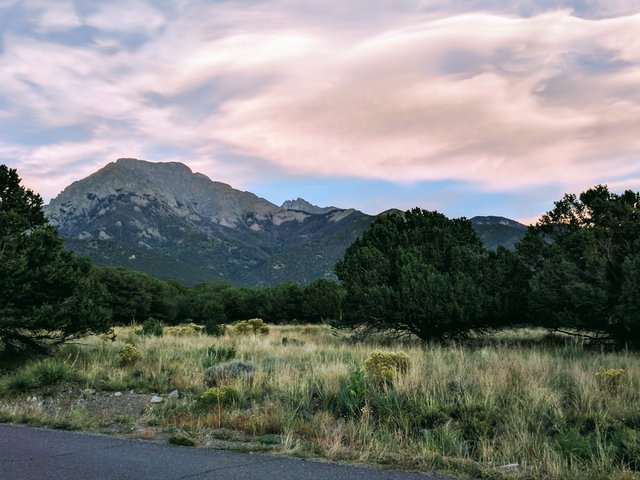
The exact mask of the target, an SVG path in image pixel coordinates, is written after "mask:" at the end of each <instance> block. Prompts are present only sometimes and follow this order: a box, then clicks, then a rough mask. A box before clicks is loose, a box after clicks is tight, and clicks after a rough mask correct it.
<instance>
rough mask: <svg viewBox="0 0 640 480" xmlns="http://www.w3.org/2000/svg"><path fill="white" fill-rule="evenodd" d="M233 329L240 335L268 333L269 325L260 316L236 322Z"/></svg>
mask: <svg viewBox="0 0 640 480" xmlns="http://www.w3.org/2000/svg"><path fill="white" fill-rule="evenodd" d="M233 329H234V331H235V332H236V333H238V334H240V335H266V334H268V333H269V326H268V325H267V324H266V323H264V320H262V319H261V318H252V319H250V320H244V321H242V322H238V323H236V324H235V325H234V327H233Z"/></svg>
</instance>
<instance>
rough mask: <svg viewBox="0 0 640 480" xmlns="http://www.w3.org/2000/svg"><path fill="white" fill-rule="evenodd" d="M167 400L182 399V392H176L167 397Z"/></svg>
mask: <svg viewBox="0 0 640 480" xmlns="http://www.w3.org/2000/svg"><path fill="white" fill-rule="evenodd" d="M167 398H180V392H178V390H174V391H173V392H171V393H170V394H169V395H167Z"/></svg>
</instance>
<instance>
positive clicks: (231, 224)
mask: <svg viewBox="0 0 640 480" xmlns="http://www.w3.org/2000/svg"><path fill="white" fill-rule="evenodd" d="M45 213H46V215H47V217H48V218H49V220H50V222H51V223H52V224H53V225H54V226H55V227H57V228H58V230H59V232H60V233H61V234H62V236H63V237H65V241H66V245H67V247H68V248H70V249H72V250H74V251H75V252H76V253H78V254H80V255H86V256H89V257H91V258H92V259H93V261H94V262H95V263H96V264H98V265H109V266H123V267H126V268H130V269H133V270H140V271H143V272H147V273H151V274H153V275H155V276H157V277H159V278H165V279H175V280H179V281H182V282H184V283H186V284H190V285H191V284H194V283H198V282H211V281H215V280H228V281H231V282H234V283H238V284H245V285H256V286H260V285H271V284H275V283H280V282H283V281H296V282H300V283H307V282H309V281H311V280H314V279H316V278H323V277H328V278H332V277H333V266H334V265H335V263H336V262H337V261H338V260H339V259H340V258H341V257H342V256H343V254H344V252H345V250H346V249H347V247H348V246H349V245H350V244H351V243H352V242H353V241H354V240H355V239H356V238H357V237H358V236H359V235H360V234H361V233H362V232H363V231H364V230H365V229H366V228H367V227H368V226H369V225H370V224H371V223H372V222H373V221H374V220H375V218H376V217H375V216H370V215H366V214H364V213H362V212H360V211H358V210H353V209H349V210H345V209H339V208H336V207H318V206H315V205H312V204H310V203H309V202H307V201H306V200H304V199H301V198H298V199H297V200H290V201H287V202H285V203H284V204H283V205H282V207H278V206H277V205H274V204H273V203H271V202H269V201H267V200H265V199H263V198H260V197H257V196H256V195H254V194H253V193H250V192H242V191H239V190H235V189H233V188H232V187H230V186H229V185H226V184H224V183H220V182H214V181H212V180H210V179H209V178H208V177H206V176H204V175H202V174H199V173H193V172H192V171H191V170H190V169H189V168H188V167H187V166H186V165H183V164H181V163H151V162H145V161H142V160H136V159H130V158H128V159H119V160H118V161H116V162H114V163H110V164H108V165H107V166H105V167H104V168H102V169H100V170H99V171H97V172H96V173H94V174H93V175H90V176H89V177H87V178H84V179H82V180H79V181H77V182H74V183H73V184H71V185H69V186H68V187H67V188H65V189H64V191H63V192H62V193H60V195H58V196H57V197H56V198H54V199H53V200H52V201H51V203H50V204H49V205H47V206H46V207H45ZM472 222H474V228H476V231H477V232H478V234H479V235H480V236H481V238H482V239H483V240H484V241H485V243H486V244H487V245H488V246H489V247H491V248H495V246H497V245H498V244H504V245H507V246H510V247H512V246H513V243H514V241H515V240H516V239H517V238H519V237H518V235H521V234H522V233H523V232H524V229H525V227H524V226H523V225H520V224H518V223H517V222H513V221H512V220H508V219H503V218H501V217H475V218H474V219H472Z"/></svg>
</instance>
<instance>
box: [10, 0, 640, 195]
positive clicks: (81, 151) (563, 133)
mask: <svg viewBox="0 0 640 480" xmlns="http://www.w3.org/2000/svg"><path fill="white" fill-rule="evenodd" d="M445 3H446V4H447V5H449V6H452V5H454V6H457V7H458V8H459V10H460V11H464V10H465V8H462V7H461V6H460V5H462V4H461V3H460V2H445ZM475 3H477V4H478V5H479V4H480V3H481V2H475ZM486 3H487V5H489V6H494V5H493V4H498V3H501V2H489V1H488V2H486ZM530 3H531V5H530V6H531V8H533V7H534V6H535V2H530ZM592 3H593V5H594V12H595V13H594V15H593V17H594V18H600V17H606V16H607V15H606V14H607V13H611V12H623V13H624V14H628V13H629V12H631V13H634V10H633V9H632V8H630V7H629V5H630V4H629V3H628V2H626V3H625V2H621V1H618V2H613V3H610V4H605V3H602V2H600V3H597V2H592ZM614 3H615V5H614ZM441 4H442V2H435V1H428V2H409V1H402V2H400V1H396V2H390V1H382V0H380V1H375V2H368V3H367V5H368V6H369V9H370V11H371V12H372V13H371V14H370V15H369V16H364V15H363V14H362V8H363V3H361V2H354V3H353V4H351V3H349V4H348V5H347V4H340V5H338V4H330V5H329V4H327V3H326V2H317V1H305V2H290V1H279V2H273V3H264V4H260V5H253V6H252V5H249V4H247V5H244V6H243V5H240V4H238V3H235V2H222V3H220V4H215V5H204V4H200V3H198V2H178V3H176V5H175V7H174V8H175V11H174V12H173V13H172V14H171V15H168V14H166V13H162V12H160V11H159V10H157V9H156V8H155V7H153V6H152V5H151V3H140V4H138V5H137V6H136V7H135V8H136V11H135V12H134V13H133V14H131V15H129V16H128V18H131V19H132V20H131V21H127V22H121V23H118V21H117V20H116V18H117V17H118V16H119V15H120V14H121V12H122V9H123V8H128V7H126V6H125V4H124V3H110V4H105V5H102V6H97V7H96V9H95V11H93V12H92V13H89V14H86V15H84V16H78V15H77V12H76V11H75V10H74V9H73V8H72V5H71V4H70V3H64V2H62V3H60V4H58V3H57V2H56V3H55V6H51V7H48V6H47V2H40V3H38V10H37V11H38V12H40V13H39V15H40V16H39V17H38V18H39V20H38V21H39V22H40V23H39V25H40V28H42V29H49V30H56V31H57V30H59V29H64V28H72V27H73V26H74V25H76V22H77V21H78V19H80V20H79V21H81V22H82V23H83V24H85V25H90V26H92V27H94V28H97V29H99V30H100V31H101V32H102V34H101V35H99V36H98V37H97V38H96V39H95V41H94V42H93V43H91V44H88V45H68V44H67V45H63V44H59V43H58V44H54V43H51V42H47V41H44V40H42V39H37V38H33V37H30V36H28V35H18V34H15V33H13V34H10V35H6V36H5V39H4V40H5V44H4V53H3V54H2V55H1V56H0V85H2V89H3V95H5V96H6V97H8V98H10V99H12V100H13V102H12V103H13V106H12V109H10V110H8V111H3V112H0V122H5V123H2V125H5V124H6V125H9V124H10V122H11V121H12V119H13V118H29V119H32V121H33V123H34V124H35V125H36V126H38V127H40V128H56V127H63V126H64V127H69V126H81V127H82V128H84V129H86V130H88V131H89V132H90V134H91V140H89V141H87V142H84V143H83V142H71V141H65V139H61V140H60V141H59V142H53V143H52V145H45V146H38V147H32V146H23V145H11V144H10V143H6V144H5V145H4V151H5V152H12V155H14V156H15V157H14V158H15V161H16V162H17V163H20V164H21V165H23V166H24V167H25V169H26V170H27V172H28V173H27V175H30V176H32V177H33V178H34V179H36V181H38V182H40V183H39V184H38V185H39V187H38V188H42V191H43V192H44V193H45V194H46V195H51V194H54V193H57V192H56V191H55V190H56V189H59V188H58V185H60V184H63V182H66V181H67V180H68V177H69V174H67V173H65V174H64V175H62V174H60V176H59V177H58V178H57V179H56V180H53V178H54V176H55V175H57V174H56V173H55V170H56V169H54V168H51V169H49V168H48V167H46V165H52V166H53V165H59V166H61V167H64V165H65V162H68V164H72V163H73V164H74V165H77V164H79V162H81V161H82V160H83V159H87V162H88V163H87V164H86V167H82V169H81V170H82V171H83V172H84V171H85V170H87V171H90V169H95V168H94V167H95V166H97V165H102V164H104V163H106V162H107V161H111V160H113V159H114V158H116V157H117V156H142V157H147V158H148V159H151V160H180V161H186V162H187V163H189V164H191V165H192V166H193V165H196V167H195V168H194V169H196V170H200V171H202V172H203V173H206V174H209V175H211V176H212V177H214V178H217V179H222V180H226V181H232V182H234V183H236V184H246V183H247V182H250V181H251V178H255V177H259V176H260V175H262V174H263V173H262V172H264V171H265V170H268V169H270V168H271V169H273V168H275V169H276V170H284V171H286V172H288V173H291V174H299V175H316V176H317V175H327V176H353V177H364V178H372V179H385V180H392V181H397V182H414V181H421V180H442V179H455V180H462V181H465V182H469V183H471V184H473V185H474V186H475V187H477V188H481V189H486V190H514V189H519V188H523V187H535V186H537V185H542V184H545V183H548V182H555V183H558V184H561V185H563V186H566V188H567V189H573V188H574V187H581V186H588V185H589V184H593V183H598V182H605V181H608V180H616V181H618V182H622V183H624V180H620V179H621V178H624V177H628V178H637V175H638V170H639V167H638V166H637V162H632V161H631V160H630V159H633V158H637V155H638V153H639V152H640V137H639V136H638V135H637V132H638V131H640V94H639V93H638V88H637V85H638V84H639V82H640V36H638V34H637V32H638V31H640V14H638V13H637V9H636V10H635V13H636V14H635V15H633V14H629V15H627V16H619V17H612V18H603V19H594V18H591V19H587V18H578V17H577V16H575V15H574V13H572V11H570V10H568V9H564V10H554V11H551V12H548V13H544V14H540V15H534V16H531V17H519V16H516V15H515V13H513V12H508V13H499V12H498V13H450V12H447V11H445V10H443V8H444V7H442V8H441V7H438V5H441ZM474 5H475V4H474ZM607 5H609V6H610V8H609V7H607ZM476 6H477V5H476ZM596 6H597V7H598V8H595V7H596ZM34 8H35V7H34ZM484 10H485V11H486V12H490V11H494V10H495V8H489V7H487V8H486V9H484ZM498 10H500V9H498ZM318 12H320V13H318ZM356 14H360V15H361V16H362V17H363V18H362V22H360V23H359V26H358V28H351V24H352V23H353V19H354V18H355V16H356ZM349 20H351V22H349ZM136 32H142V33H144V34H145V35H146V36H148V39H146V41H145V42H143V43H142V44H141V45H139V46H137V47H136V48H128V47H127V46H126V44H125V40H124V37H119V36H118V35H121V34H131V33H136ZM584 59H586V60H588V61H593V62H595V66H594V67H592V68H591V69H590V70H589V69H583V70H580V68H582V67H581V63H580V62H581V61H583V60H584ZM610 64H611V65H613V67H611V65H610ZM205 87H206V88H209V90H206V89H205V90H203V91H202V92H201V93H197V92H198V89H203V88H205ZM194 92H196V93H194ZM209 92H210V93H209ZM190 95H192V96H193V95H198V96H199V97H198V99H197V101H193V99H191V101H189V100H188V97H189V96H190ZM207 95H211V98H209V97H208V96H207ZM185 98H187V100H185ZM0 126H1V125H0ZM165 146H168V147H172V148H173V149H177V150H179V151H181V152H185V156H184V157H180V158H178V155H177V154H175V153H167V154H164V155H159V154H157V153H155V154H154V153H153V152H157V151H158V149H160V148H161V147H165ZM2 151H3V150H2V147H1V146H0V152H2ZM149 154H151V155H155V156H153V157H151V158H149V157H148V155H149ZM230 156H246V157H251V158H253V159H258V160H259V161H261V162H262V164H263V166H262V167H261V169H262V171H254V170H255V168H254V167H252V166H251V165H248V164H240V163H230V160H224V159H225V158H229V157H230ZM258 160H256V161H258ZM43 165H44V166H45V167H43ZM43 169H44V170H43ZM258 170H260V168H259V169H258ZM42 171H44V172H46V175H43V174H41V173H39V172H42ZM221 172H222V175H223V177H221ZM224 172H228V173H227V174H226V177H224V175H225V174H224ZM73 175H75V178H78V177H79V176H80V170H76V171H75V172H74V174H73ZM25 176H26V175H25ZM45 176H47V177H46V178H45ZM62 186H64V185H62Z"/></svg>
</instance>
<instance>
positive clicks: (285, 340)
mask: <svg viewBox="0 0 640 480" xmlns="http://www.w3.org/2000/svg"><path fill="white" fill-rule="evenodd" d="M282 345H283V346H285V347H286V346H287V345H291V346H294V347H302V346H303V345H304V340H300V339H299V338H289V337H282Z"/></svg>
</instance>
